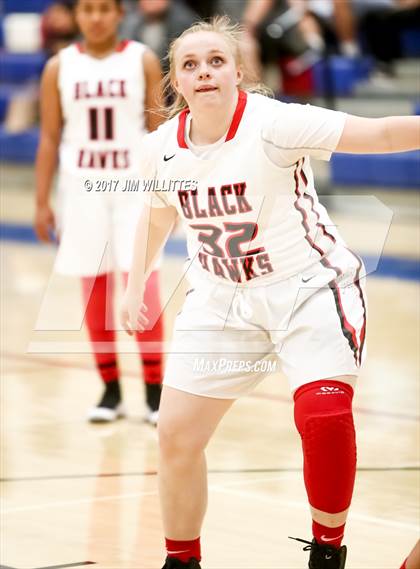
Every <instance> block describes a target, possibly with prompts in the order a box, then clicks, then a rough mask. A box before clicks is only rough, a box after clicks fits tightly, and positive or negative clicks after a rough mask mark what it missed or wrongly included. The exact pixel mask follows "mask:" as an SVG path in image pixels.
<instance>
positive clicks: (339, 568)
mask: <svg viewBox="0 0 420 569" xmlns="http://www.w3.org/2000/svg"><path fill="white" fill-rule="evenodd" d="M290 539H295V540H296V541H300V542H301V543H306V544H307V546H306V547H304V548H303V551H310V552H311V555H310V557H309V565H308V567H309V569H344V567H345V565H346V557H347V547H346V546H345V545H342V546H341V547H340V548H339V549H336V548H335V547H329V546H328V545H320V544H319V543H317V541H316V540H315V539H313V540H312V542H311V541H306V540H305V539H299V538H297V537H291V538H290Z"/></svg>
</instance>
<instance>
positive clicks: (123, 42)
mask: <svg viewBox="0 0 420 569" xmlns="http://www.w3.org/2000/svg"><path fill="white" fill-rule="evenodd" d="M130 43H131V40H121V41H120V43H119V44H118V45H117V47H116V48H115V51H116V52H118V53H120V52H122V51H124V50H125V48H126V47H127V46H128V44H130Z"/></svg>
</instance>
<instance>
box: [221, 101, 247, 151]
mask: <svg viewBox="0 0 420 569" xmlns="http://www.w3.org/2000/svg"><path fill="white" fill-rule="evenodd" d="M247 99H248V95H247V94H246V92H245V91H239V96H238V102H237V104H236V109H235V112H234V113H233V119H232V122H231V123H230V127H229V130H228V133H227V135H226V139H225V142H227V141H228V140H232V138H234V136H235V134H236V131H237V130H238V128H239V125H240V123H241V119H242V115H243V114H244V111H245V107H246V101H247Z"/></svg>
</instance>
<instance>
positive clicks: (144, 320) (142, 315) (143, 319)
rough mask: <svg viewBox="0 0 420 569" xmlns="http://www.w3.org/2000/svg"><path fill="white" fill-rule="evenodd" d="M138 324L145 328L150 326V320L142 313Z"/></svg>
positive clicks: (138, 317)
mask: <svg viewBox="0 0 420 569" xmlns="http://www.w3.org/2000/svg"><path fill="white" fill-rule="evenodd" d="M137 323H138V324H141V325H142V326H143V327H145V326H147V324H149V319H148V318H146V316H144V314H142V313H141V312H140V313H139V314H138V316H137Z"/></svg>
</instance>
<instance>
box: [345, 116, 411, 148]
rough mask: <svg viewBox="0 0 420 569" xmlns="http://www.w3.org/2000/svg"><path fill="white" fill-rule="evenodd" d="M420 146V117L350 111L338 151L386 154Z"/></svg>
mask: <svg viewBox="0 0 420 569" xmlns="http://www.w3.org/2000/svg"><path fill="white" fill-rule="evenodd" d="M417 149H420V117H385V118H382V119H367V118H362V117H356V116H353V115H348V116H347V117H346V122H345V124H344V129H343V133H342V135H341V138H340V141H339V143H338V145H337V148H336V149H335V152H344V153H348V154H382V153H389V152H404V151H406V150H417Z"/></svg>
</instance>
